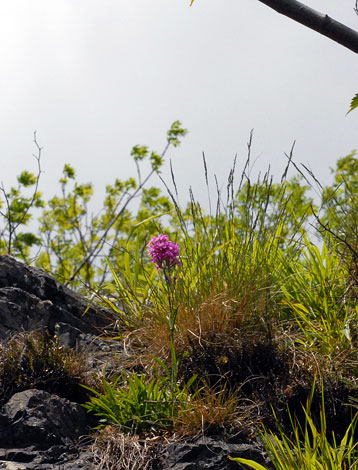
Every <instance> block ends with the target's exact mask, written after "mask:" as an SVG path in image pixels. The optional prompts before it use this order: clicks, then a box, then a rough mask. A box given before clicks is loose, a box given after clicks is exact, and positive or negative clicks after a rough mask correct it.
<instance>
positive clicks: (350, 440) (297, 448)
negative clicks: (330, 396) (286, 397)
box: [230, 387, 358, 470]
mask: <svg viewBox="0 0 358 470" xmlns="http://www.w3.org/2000/svg"><path fill="white" fill-rule="evenodd" d="M313 388H314V387H313ZM312 396H313V394H311V397H310V399H309V400H308V402H307V405H306V408H304V415H305V423H304V425H303V426H302V425H301V424H300V422H298V421H297V420H296V419H295V417H293V416H292V415H291V414H290V420H291V426H292V430H291V435H288V434H287V433H286V432H285V431H284V430H283V428H282V426H281V425H280V423H279V422H278V420H277V417H276V415H275V418H276V422H277V427H278V430H279V432H278V434H277V433H274V432H271V431H269V430H267V429H266V428H265V427H263V428H262V429H261V430H260V431H259V437H260V440H261V442H262V444H263V447H264V449H265V451H266V453H267V455H268V457H269V459H270V461H271V463H272V465H273V467H274V469H275V470H357V469H358V452H357V441H356V434H355V431H356V426H357V419H358V414H355V415H354V416H353V418H352V420H351V423H350V424H349V425H348V427H347V429H346V431H345V433H344V435H343V437H342V438H341V440H340V441H338V440H337V439H336V435H335V433H334V432H332V433H329V432H328V430H327V423H326V416H325V402H324V397H323V392H322V402H321V409H320V420H319V424H318V426H317V425H316V424H315V423H314V420H313V417H312V415H311V400H312ZM230 459H231V460H234V461H236V462H238V463H239V464H241V466H242V467H243V466H244V465H246V466H249V467H250V468H253V469H254V470H267V469H266V468H265V467H264V466H262V465H260V464H259V463H257V462H255V461H253V460H248V459H244V458H233V457H230Z"/></svg>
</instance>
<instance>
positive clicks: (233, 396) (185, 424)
mask: <svg viewBox="0 0 358 470" xmlns="http://www.w3.org/2000/svg"><path fill="white" fill-rule="evenodd" d="M191 405H192V406H191V407H190V408H189V409H188V410H185V411H184V412H182V413H181V414H180V415H179V416H178V417H177V418H176V419H175V422H174V429H175V431H176V432H177V433H178V434H179V435H183V436H190V435H192V436H193V435H199V434H200V435H204V434H205V435H210V434H211V435H214V434H221V433H223V432H225V433H229V432H231V433H232V434H235V433H236V432H237V431H238V430H240V429H242V428H243V425H245V428H246V431H247V429H248V428H249V427H250V426H251V425H253V423H254V419H253V416H254V414H253V413H252V411H253V408H254V407H255V405H253V404H252V403H249V401H248V400H242V399H240V398H239V393H236V392H233V391H229V390H227V389H226V387H223V388H218V389H214V388H212V387H209V386H206V387H204V388H203V389H202V390H201V391H200V392H199V393H198V394H197V395H196V396H195V397H194V398H193V400H192V402H191Z"/></svg>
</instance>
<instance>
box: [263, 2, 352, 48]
mask: <svg viewBox="0 0 358 470" xmlns="http://www.w3.org/2000/svg"><path fill="white" fill-rule="evenodd" d="M259 1H260V2H261V3H264V4H265V5H267V6H268V7H270V8H273V9H274V10H276V11H277V12H278V13H281V14H282V15H285V16H287V17H289V18H291V19H293V20H294V21H297V22H298V23H301V24H303V25H305V26H307V27H308V28H310V29H313V30H314V31H317V32H318V33H320V34H323V35H324V36H326V37H328V38H330V39H332V40H333V41H335V42H337V43H338V44H341V45H342V46H344V47H346V48H347V49H350V50H351V51H353V52H355V53H356V54H357V53H358V33H357V31H354V30H353V29H351V28H349V27H348V26H346V25H344V24H342V23H339V22H338V21H336V20H334V19H333V18H330V17H329V16H328V15H325V14H323V13H321V12H319V11H317V10H314V9H313V8H310V7H308V6H306V5H304V4H303V3H300V2H298V1H297V0H259ZM355 11H356V13H357V11H358V3H357V0H356V7H355ZM357 14H358V13H357Z"/></svg>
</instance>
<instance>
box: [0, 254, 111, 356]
mask: <svg viewBox="0 0 358 470" xmlns="http://www.w3.org/2000/svg"><path fill="white" fill-rule="evenodd" d="M88 304H89V301H88V300H87V299H85V298H83V297H81V296H80V295H78V294H76V293H75V292H74V291H72V290H71V289H69V288H67V287H65V286H64V285H62V284H61V283H60V282H58V281H56V280H55V279H54V278H52V277H51V276H49V275H48V274H46V273H45V272H44V271H42V270H41V269H37V268H33V267H30V266H27V265H25V264H23V263H21V262H19V261H17V260H16V259H14V258H12V257H11V256H0V339H4V338H6V337H7V336H8V335H9V334H10V333H14V332H16V331H23V330H36V329H40V328H45V329H47V330H48V331H49V332H50V333H51V334H54V333H55V330H56V328H57V327H58V325H65V328H67V331H66V333H67V335H68V338H69V340H68V343H69V344H68V345H69V346H70V347H74V346H75V344H76V338H78V337H79V335H80V334H83V333H84V334H86V333H87V334H98V333H99V331H100V329H103V328H104V327H105V326H107V325H109V323H110V319H109V318H108V312H106V311H105V310H103V309H100V308H98V307H96V308H95V307H89V308H88ZM87 308H88V310H87V311H86V309H87ZM85 311H86V314H85V315H84V312H85Z"/></svg>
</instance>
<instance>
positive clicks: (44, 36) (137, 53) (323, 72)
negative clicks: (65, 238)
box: [0, 0, 358, 199]
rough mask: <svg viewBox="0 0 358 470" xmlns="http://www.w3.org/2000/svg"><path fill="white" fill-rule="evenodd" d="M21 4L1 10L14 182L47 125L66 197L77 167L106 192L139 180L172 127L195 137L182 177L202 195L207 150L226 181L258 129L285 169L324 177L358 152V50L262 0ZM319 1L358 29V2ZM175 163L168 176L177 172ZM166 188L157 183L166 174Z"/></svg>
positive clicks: (7, 173) (54, 175)
mask: <svg viewBox="0 0 358 470" xmlns="http://www.w3.org/2000/svg"><path fill="white" fill-rule="evenodd" d="M189 3H190V0H59V1H57V2H55V1H53V0H31V1H29V0H11V1H8V2H2V4H1V6H0V99H1V106H0V129H1V131H0V155H1V162H2V165H1V168H2V169H1V175H0V181H3V182H4V184H5V186H9V185H10V184H12V183H14V181H15V176H16V175H17V174H19V173H20V172H21V171H22V170H23V169H25V168H26V169H29V170H35V169H36V162H35V161H34V159H33V158H32V156H31V155H32V153H33V152H34V150H35V149H34V146H33V144H32V138H33V131H35V130H37V135H38V141H39V143H40V145H42V146H43V147H44V149H43V158H42V168H43V171H44V173H43V175H42V180H41V183H40V188H41V189H42V190H43V191H44V192H45V194H46V195H47V196H51V195H53V194H55V192H57V193H59V187H58V186H56V181H57V180H58V179H59V177H60V174H61V170H62V168H63V166H64V164H65V163H71V164H72V165H73V166H74V167H75V169H76V170H77V174H78V177H79V180H80V181H82V182H89V181H91V182H92V183H94V185H95V189H96V192H97V194H98V196H97V197H100V195H101V194H103V188H104V186H105V184H108V183H111V182H113V181H114V179H115V178H116V177H119V178H124V177H128V176H131V175H133V176H134V175H135V167H134V165H133V163H132V161H131V159H130V157H129V155H130V150H131V148H132V146H133V145H135V144H146V145H148V146H150V148H152V149H154V150H157V151H161V150H162V149H163V147H164V144H165V134H166V131H167V129H168V128H169V126H170V124H171V123H172V122H173V121H175V120H177V119H178V120H180V121H181V122H182V123H183V125H184V127H186V128H187V129H188V130H189V133H188V135H187V137H186V138H185V140H184V141H183V144H182V146H181V147H180V148H179V149H177V150H175V151H172V152H170V153H169V156H170V157H171V158H172V161H173V167H174V171H175V175H176V180H177V184H178V186H179V187H180V189H181V190H182V191H183V192H185V193H186V192H187V190H188V188H189V186H190V185H191V186H192V187H193V190H194V193H196V194H197V195H198V197H199V199H200V198H202V197H205V193H206V192H205V191H204V189H203V184H204V178H203V167H202V152H203V151H204V152H205V155H206V159H207V164H208V169H209V173H210V174H213V173H216V174H217V176H218V179H219V181H221V182H224V181H225V179H226V176H227V173H228V171H229V169H230V167H231V165H232V162H233V159H234V156H235V154H237V156H238V167H239V168H240V166H242V165H243V163H244V161H245V158H246V142H247V139H248V136H249V133H250V130H251V129H252V128H254V145H253V154H252V156H253V159H255V158H256V157H258V160H257V162H256V169H257V170H262V171H265V169H266V168H267V165H268V164H270V165H271V168H272V172H273V173H274V174H275V175H277V176H280V175H281V172H282V170H283V168H284V166H285V163H286V160H285V157H284V153H285V152H289V150H290V148H291V145H292V143H293V141H294V140H296V149H295V154H294V158H295V161H296V162H303V163H304V164H306V165H309V166H310V167H311V168H312V170H313V171H314V172H315V174H316V175H317V176H318V178H319V179H320V180H321V182H322V183H327V182H328V181H329V174H330V173H329V167H330V166H333V165H334V164H335V161H336V160H337V158H339V157H341V156H344V155H347V154H348V153H349V152H350V151H351V150H353V149H355V148H357V147H358V144H357V124H358V110H356V111H355V112H352V113H350V114H349V115H348V116H345V114H346V112H347V110H348V107H349V104H350V100H351V99H352V97H353V96H354V94H355V93H357V92H358V80H357V77H358V60H357V59H358V58H357V56H356V54H354V53H353V52H351V51H349V50H347V49H345V48H343V47H342V46H340V45H338V44H336V43H334V42H333V41H331V40H329V39H327V38H325V37H323V36H321V35H319V34H318V33H315V32H313V31H310V30H309V29H307V28H306V27H304V26H301V25H299V24H297V23H295V22H294V21H292V20H290V19H288V18H286V17H284V16H282V15H279V14H278V13H276V12H274V11H273V10H271V9H269V8H268V7H266V6H265V5H263V4H261V3H259V2H258V1H256V0H196V1H195V3H194V5H193V6H192V7H191V8H190V7H189ZM307 4H308V5H309V6H311V7H313V8H316V9H318V10H320V11H322V12H323V13H327V14H328V15H330V16H332V17H333V18H335V19H336V20H338V21H341V22H343V23H345V24H346V25H348V26H350V27H352V28H353V29H357V25H358V16H357V15H356V14H355V13H354V11H353V7H354V0H310V1H309V2H308V3H307ZM168 168H169V165H167V166H166V169H165V170H164V171H163V174H164V177H165V178H168V177H169V176H168V175H169V172H168ZM152 183H153V185H158V181H157V180H153V181H152Z"/></svg>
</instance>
